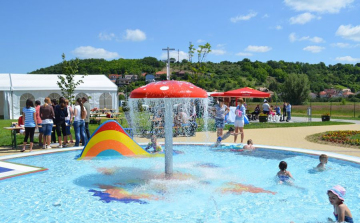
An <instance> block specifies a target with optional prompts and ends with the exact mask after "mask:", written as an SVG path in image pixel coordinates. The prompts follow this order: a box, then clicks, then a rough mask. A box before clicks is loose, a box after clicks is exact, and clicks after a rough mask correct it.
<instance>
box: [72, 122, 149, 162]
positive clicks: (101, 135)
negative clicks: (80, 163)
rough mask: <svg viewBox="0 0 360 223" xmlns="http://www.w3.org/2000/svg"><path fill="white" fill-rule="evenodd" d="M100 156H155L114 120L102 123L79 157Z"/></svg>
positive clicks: (80, 158) (91, 157)
mask: <svg viewBox="0 0 360 223" xmlns="http://www.w3.org/2000/svg"><path fill="white" fill-rule="evenodd" d="M99 156H154V155H153V154H150V153H148V152H147V151H146V150H144V149H143V148H141V147H140V146H139V144H137V143H136V142H135V141H134V140H133V139H132V138H131V137H130V136H129V135H128V134H127V132H126V131H125V130H124V129H123V127H122V126H121V125H120V124H119V123H118V122H116V121H114V120H109V121H106V122H104V123H103V124H101V125H100V126H99V127H98V128H97V129H96V130H95V132H94V133H93V134H92V136H91V137H90V140H89V141H88V143H87V144H86V145H85V147H84V149H83V150H82V152H81V154H80V155H79V157H78V158H77V159H78V160H82V159H87V160H89V159H93V158H95V157H99Z"/></svg>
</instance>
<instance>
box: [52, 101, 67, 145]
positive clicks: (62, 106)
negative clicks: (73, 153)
mask: <svg viewBox="0 0 360 223" xmlns="http://www.w3.org/2000/svg"><path fill="white" fill-rule="evenodd" d="M67 116H68V113H67V107H66V103H65V98H64V97H60V99H59V104H58V105H56V106H55V125H56V133H57V135H58V140H59V148H63V147H66V145H65V144H64V145H63V142H62V138H61V133H62V135H63V137H64V142H66V141H67V137H66V123H65V118H66V117H67ZM60 129H61V130H60Z"/></svg>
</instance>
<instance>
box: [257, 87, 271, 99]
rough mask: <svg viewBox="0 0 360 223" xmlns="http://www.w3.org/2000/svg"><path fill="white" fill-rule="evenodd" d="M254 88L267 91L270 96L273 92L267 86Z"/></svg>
mask: <svg viewBox="0 0 360 223" xmlns="http://www.w3.org/2000/svg"><path fill="white" fill-rule="evenodd" d="M256 90H258V91H262V92H266V93H269V94H270V97H271V96H273V95H274V92H273V91H270V90H269V89H268V88H266V87H260V88H258V89H256Z"/></svg>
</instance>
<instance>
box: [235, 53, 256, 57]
mask: <svg viewBox="0 0 360 223" xmlns="http://www.w3.org/2000/svg"><path fill="white" fill-rule="evenodd" d="M235 55H236V56H241V57H251V56H252V55H253V54H252V53H244V52H239V53H237V54H235Z"/></svg>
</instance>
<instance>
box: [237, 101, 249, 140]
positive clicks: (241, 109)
mask: <svg viewBox="0 0 360 223" xmlns="http://www.w3.org/2000/svg"><path fill="white" fill-rule="evenodd" d="M238 102H239V105H238V106H237V107H236V110H235V122H234V127H235V135H234V143H236V140H237V135H238V132H239V130H240V134H241V143H243V141H244V117H245V115H246V108H245V106H244V100H243V99H242V98H240V99H239V100H238Z"/></svg>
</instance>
